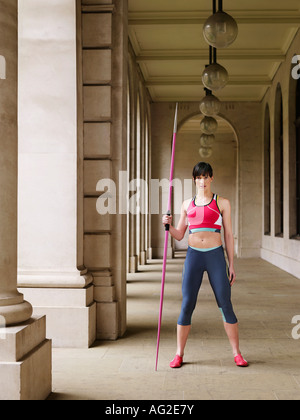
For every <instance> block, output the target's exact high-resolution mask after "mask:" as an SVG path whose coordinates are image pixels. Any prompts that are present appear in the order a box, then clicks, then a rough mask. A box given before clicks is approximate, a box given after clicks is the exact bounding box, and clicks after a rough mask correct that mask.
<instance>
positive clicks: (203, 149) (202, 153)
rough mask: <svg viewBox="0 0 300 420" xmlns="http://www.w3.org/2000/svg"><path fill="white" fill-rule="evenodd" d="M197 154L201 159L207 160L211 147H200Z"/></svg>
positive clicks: (210, 153)
mask: <svg viewBox="0 0 300 420" xmlns="http://www.w3.org/2000/svg"><path fill="white" fill-rule="evenodd" d="M199 154H200V156H201V157H202V158H204V159H207V158H209V157H211V155H212V148H211V147H201V148H200V149H199Z"/></svg>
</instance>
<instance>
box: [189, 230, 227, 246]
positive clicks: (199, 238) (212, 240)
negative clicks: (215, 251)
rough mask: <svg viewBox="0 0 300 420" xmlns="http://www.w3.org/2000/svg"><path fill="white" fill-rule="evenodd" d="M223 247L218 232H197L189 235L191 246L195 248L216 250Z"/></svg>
mask: <svg viewBox="0 0 300 420" xmlns="http://www.w3.org/2000/svg"><path fill="white" fill-rule="evenodd" d="M221 245H222V239H221V234H220V233H216V232H197V233H191V234H190V235H189V246H192V247H194V248H204V249H207V248H215V247H218V246H221Z"/></svg>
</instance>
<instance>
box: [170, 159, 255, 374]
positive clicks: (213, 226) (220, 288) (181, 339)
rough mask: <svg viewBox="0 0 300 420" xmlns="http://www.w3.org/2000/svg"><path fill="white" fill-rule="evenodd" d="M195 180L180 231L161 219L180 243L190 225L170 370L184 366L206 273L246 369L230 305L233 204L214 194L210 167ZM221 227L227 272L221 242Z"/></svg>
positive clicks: (204, 167) (198, 168)
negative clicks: (174, 350) (195, 191)
mask: <svg viewBox="0 0 300 420" xmlns="http://www.w3.org/2000/svg"><path fill="white" fill-rule="evenodd" d="M193 179H194V182H195V184H196V188H197V195H196V196H195V197H194V198H193V199H189V200H186V201H184V202H183V204H182V209H181V217H180V220H179V223H178V226H177V229H176V228H174V227H173V226H172V225H171V223H172V216H167V215H165V216H163V219H162V221H163V224H164V225H170V234H171V235H172V237H173V238H174V239H176V240H178V241H181V240H182V239H183V237H184V235H185V232H186V229H187V221H188V225H189V247H188V251H187V256H186V260H185V264H184V269H183V280H182V295H183V299H182V307H181V313H180V316H179V319H178V323H177V352H176V356H175V358H174V360H172V362H171V363H170V367H171V368H179V367H181V366H182V363H183V355H184V349H185V345H186V342H187V339H188V335H189V332H190V329H191V318H192V314H193V311H194V309H195V306H196V302H197V296H198V292H199V289H200V286H201V283H202V277H203V273H204V271H207V273H208V276H209V281H210V284H211V286H212V289H213V291H214V294H215V297H216V301H217V304H218V306H219V309H220V311H221V313H222V316H223V320H224V327H225V330H226V333H227V336H228V338H229V341H230V344H231V346H232V351H233V355H234V361H235V363H236V365H237V366H241V367H246V366H248V363H247V361H246V360H244V359H243V357H242V355H241V352H240V349H239V333H238V321H237V318H236V316H235V313H234V311H233V307H232V303H231V286H232V285H233V284H234V282H235V279H236V274H235V270H234V264H233V256H234V240H233V233H232V224H231V207H230V202H229V201H228V200H226V199H225V198H222V197H219V196H217V195H216V194H213V193H212V191H211V183H212V182H213V169H212V167H211V166H210V164H208V163H205V162H200V163H198V164H197V165H196V166H195V167H194V170H193ZM222 225H223V227H224V240H225V248H226V253H227V257H228V262H229V267H228V268H227V264H226V261H225V256H224V250H223V247H222V240H221V228H222Z"/></svg>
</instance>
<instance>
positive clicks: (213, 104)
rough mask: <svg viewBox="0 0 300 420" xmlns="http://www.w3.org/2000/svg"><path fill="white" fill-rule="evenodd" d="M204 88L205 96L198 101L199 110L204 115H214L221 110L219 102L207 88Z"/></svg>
mask: <svg viewBox="0 0 300 420" xmlns="http://www.w3.org/2000/svg"><path fill="white" fill-rule="evenodd" d="M204 90H205V91H206V96H204V98H202V100H201V101H200V107H199V108H200V111H201V113H202V114H203V115H205V116H206V117H215V116H216V115H218V114H219V112H220V111H221V102H220V100H219V99H218V98H217V97H216V96H214V95H213V94H212V92H211V91H210V90H209V89H207V88H205V89H204Z"/></svg>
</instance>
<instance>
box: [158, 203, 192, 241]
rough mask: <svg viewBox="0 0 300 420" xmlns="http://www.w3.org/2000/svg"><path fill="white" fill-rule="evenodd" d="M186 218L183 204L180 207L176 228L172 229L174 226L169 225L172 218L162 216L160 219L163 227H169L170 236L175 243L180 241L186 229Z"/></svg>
mask: <svg viewBox="0 0 300 420" xmlns="http://www.w3.org/2000/svg"><path fill="white" fill-rule="evenodd" d="M186 217H187V215H186V210H185V203H184V202H183V203H182V206H181V215H180V220H179V222H178V225H177V228H174V226H172V225H171V223H172V219H173V217H172V216H167V215H164V216H163V218H162V222H163V224H164V225H170V229H169V232H170V235H171V236H172V237H173V238H174V239H176V240H177V241H181V240H182V239H183V237H184V235H185V232H186V229H187V224H186Z"/></svg>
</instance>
